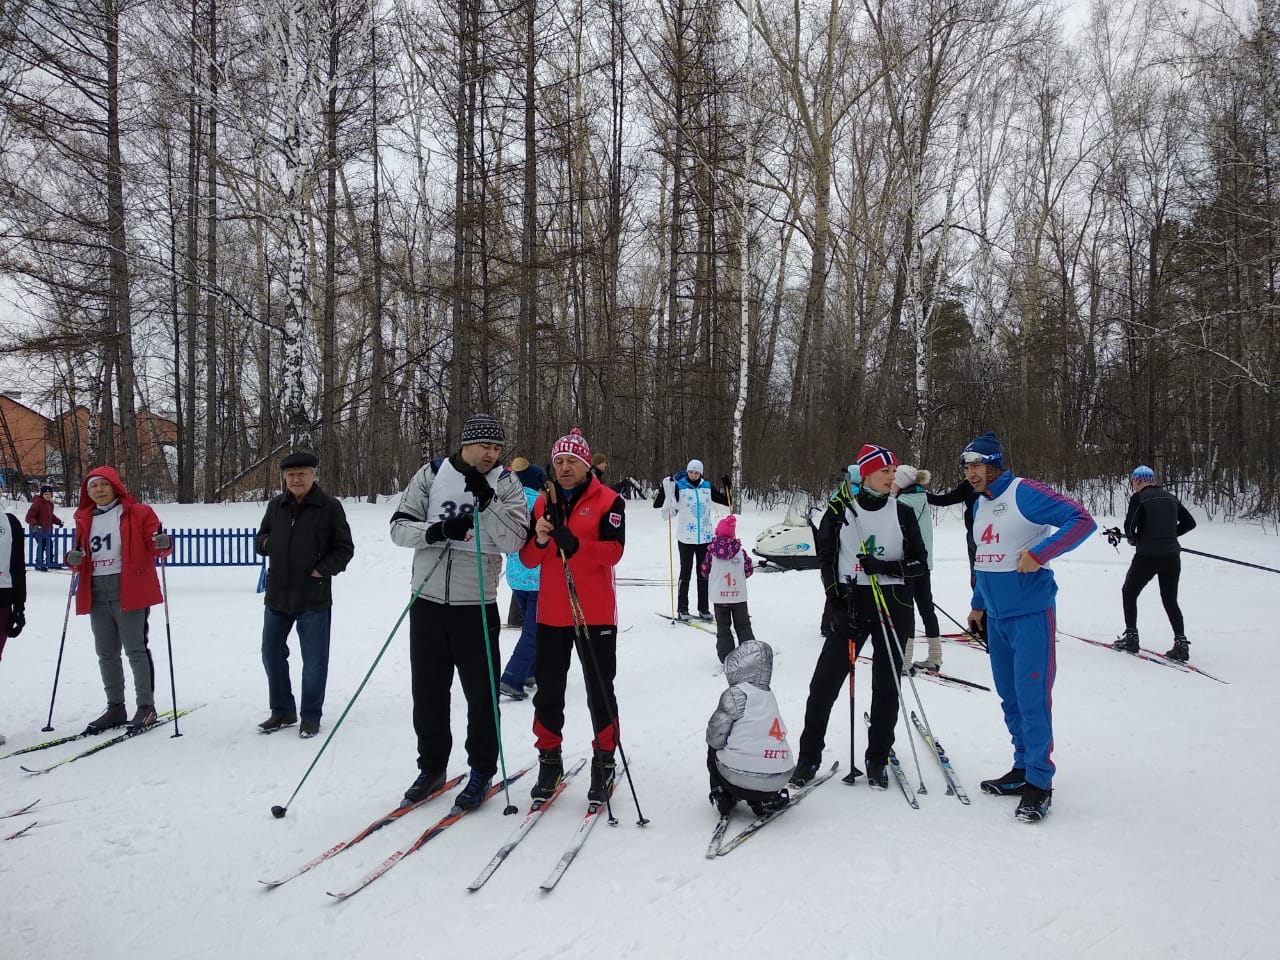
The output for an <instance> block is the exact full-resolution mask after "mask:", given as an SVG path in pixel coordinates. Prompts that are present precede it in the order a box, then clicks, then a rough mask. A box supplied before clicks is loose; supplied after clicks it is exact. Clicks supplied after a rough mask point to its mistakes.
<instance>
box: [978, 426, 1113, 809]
mask: <svg viewBox="0 0 1280 960" xmlns="http://www.w3.org/2000/svg"><path fill="white" fill-rule="evenodd" d="M960 462H961V464H962V465H963V466H964V475H965V479H967V480H968V481H969V484H970V485H971V486H972V487H973V490H974V492H975V493H976V494H977V495H978V500H977V504H976V505H975V506H974V511H973V531H974V541H975V542H976V543H977V544H978V551H977V554H976V556H975V558H974V569H975V571H976V573H977V586H976V587H975V588H974V591H973V601H972V608H971V609H970V610H969V625H970V627H971V629H974V630H977V629H979V628H980V627H981V626H982V625H983V624H984V623H985V625H986V628H987V643H988V650H989V652H990V655H991V676H992V678H993V679H994V680H995V685H996V691H997V692H998V693H999V694H1000V706H1001V707H1002V708H1003V710H1004V722H1005V726H1006V727H1007V728H1008V730H1009V736H1010V737H1011V738H1012V740H1013V768H1012V769H1011V770H1010V771H1009V772H1008V773H1006V774H1004V775H1002V776H1000V777H996V778H995V779H992V780H984V781H982V790H983V792H985V793H991V794H996V795H999V796H1017V797H1021V800H1020V801H1019V803H1018V809H1017V811H1016V813H1015V816H1016V817H1017V818H1018V819H1019V820H1024V821H1028V822H1031V821H1036V820H1042V819H1044V817H1046V816H1047V815H1048V813H1049V805H1050V803H1051V801H1052V797H1053V774H1054V765H1053V759H1052V753H1053V710H1052V705H1053V698H1052V695H1053V679H1054V676H1055V674H1056V673H1057V661H1056V659H1055V656H1054V633H1055V630H1056V627H1055V623H1056V620H1055V616H1056V610H1055V606H1054V599H1053V598H1054V595H1055V594H1056V593H1057V592H1058V585H1057V583H1055V581H1054V578H1053V572H1052V571H1051V570H1049V568H1048V567H1047V566H1045V564H1047V563H1048V562H1049V561H1050V560H1052V559H1053V558H1055V557H1058V556H1061V555H1062V554H1064V553H1066V552H1067V551H1068V550H1074V549H1075V548H1076V547H1078V546H1080V544H1081V543H1083V542H1084V541H1085V539H1086V538H1087V537H1088V536H1089V535H1090V534H1092V533H1093V531H1094V530H1095V529H1097V525H1096V524H1095V523H1094V522H1093V517H1091V516H1090V515H1089V512H1088V511H1087V510H1085V508H1084V507H1082V506H1080V504H1078V503H1076V502H1075V501H1074V500H1069V499H1067V498H1066V497H1064V496H1062V494H1060V493H1056V492H1055V491H1053V490H1051V489H1049V487H1047V486H1045V485H1044V484H1042V483H1039V482H1037V481H1035V480H1029V479H1025V478H1022V477H1017V476H1014V473H1013V471H1012V470H1009V469H1008V468H1007V467H1005V465H1004V454H1003V450H1002V449H1001V447H1000V440H999V438H997V437H996V435H995V434H994V433H984V434H982V435H981V436H979V437H975V438H974V439H973V440H972V441H971V442H970V443H969V445H968V446H967V447H965V448H964V451H963V452H962V453H961V454H960ZM1055 527H1056V528H1057V529H1056V530H1055V529H1054V528H1055Z"/></svg>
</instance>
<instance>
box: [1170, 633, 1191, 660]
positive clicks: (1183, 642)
mask: <svg viewBox="0 0 1280 960" xmlns="http://www.w3.org/2000/svg"><path fill="white" fill-rule="evenodd" d="M1165 656H1166V657H1167V658H1169V659H1170V660H1177V661H1178V662H1179V663H1186V662H1187V661H1188V660H1190V659H1191V641H1190V640H1188V639H1187V638H1186V637H1184V636H1183V635H1182V634H1178V635H1177V636H1176V637H1174V638H1173V649H1171V650H1169V651H1168V652H1167V653H1166V654H1165Z"/></svg>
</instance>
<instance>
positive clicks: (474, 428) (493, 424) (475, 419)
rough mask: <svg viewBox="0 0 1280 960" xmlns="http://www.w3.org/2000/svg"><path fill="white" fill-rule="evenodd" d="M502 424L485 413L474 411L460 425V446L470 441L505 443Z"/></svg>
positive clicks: (505, 438) (505, 436) (505, 437)
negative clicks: (461, 425)
mask: <svg viewBox="0 0 1280 960" xmlns="http://www.w3.org/2000/svg"><path fill="white" fill-rule="evenodd" d="M506 442H507V435H506V434H505V433H503V432H502V425H501V424H500V423H498V421H497V420H495V419H493V417H491V416H489V415H488V414H487V413H475V414H472V415H471V416H470V417H468V418H467V422H466V423H465V424H464V425H463V427H462V446H464V447H465V446H466V445H467V444H470V443H499V444H501V443H506Z"/></svg>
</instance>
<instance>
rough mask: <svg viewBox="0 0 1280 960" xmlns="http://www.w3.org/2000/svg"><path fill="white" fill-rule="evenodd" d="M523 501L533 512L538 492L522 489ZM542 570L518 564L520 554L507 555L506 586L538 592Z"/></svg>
mask: <svg viewBox="0 0 1280 960" xmlns="http://www.w3.org/2000/svg"><path fill="white" fill-rule="evenodd" d="M524 499H525V502H526V503H528V504H529V512H530V513H532V512H533V502H534V501H535V500H537V499H538V491H537V490H534V489H533V488H532V487H525V488H524ZM541 574H542V570H541V568H539V567H534V568H533V569H530V568H529V567H526V566H525V565H524V564H523V563H521V562H520V553H519V552H518V551H517V552H516V553H508V554H507V586H509V587H510V588H511V589H512V590H524V591H527V592H531V593H537V592H538V578H539V577H540V576H541Z"/></svg>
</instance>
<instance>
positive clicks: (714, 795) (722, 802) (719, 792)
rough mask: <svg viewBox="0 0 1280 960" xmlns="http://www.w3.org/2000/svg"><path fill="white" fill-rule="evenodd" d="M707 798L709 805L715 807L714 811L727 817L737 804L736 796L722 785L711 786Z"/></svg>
mask: <svg viewBox="0 0 1280 960" xmlns="http://www.w3.org/2000/svg"><path fill="white" fill-rule="evenodd" d="M707 799H709V800H710V801H711V805H712V806H713V807H715V808H716V811H717V812H718V813H719V814H720V816H722V817H727V816H728V815H729V813H730V811H732V810H733V808H734V807H736V806H737V805H738V798H737V797H735V796H734V795H733V794H732V793H730V792H729V791H728V790H726V789H725V788H724V787H712V788H711V793H710V794H708V797H707Z"/></svg>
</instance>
